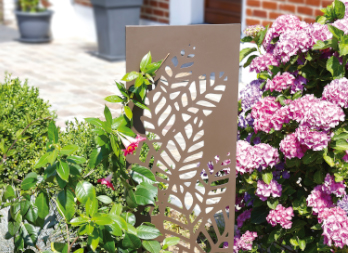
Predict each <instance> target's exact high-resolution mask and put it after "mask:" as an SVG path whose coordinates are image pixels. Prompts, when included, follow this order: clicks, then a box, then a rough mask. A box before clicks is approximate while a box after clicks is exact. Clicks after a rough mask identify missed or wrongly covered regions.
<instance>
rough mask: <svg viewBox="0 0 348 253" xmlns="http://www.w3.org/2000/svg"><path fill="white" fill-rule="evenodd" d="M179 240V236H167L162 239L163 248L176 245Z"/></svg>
mask: <svg viewBox="0 0 348 253" xmlns="http://www.w3.org/2000/svg"><path fill="white" fill-rule="evenodd" d="M179 242H180V238H179V237H167V238H165V239H164V241H163V249H167V248H168V247H170V246H174V245H177V244H178V243H179Z"/></svg>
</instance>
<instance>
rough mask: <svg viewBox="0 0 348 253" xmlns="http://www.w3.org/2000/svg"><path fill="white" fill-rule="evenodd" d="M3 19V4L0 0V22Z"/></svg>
mask: <svg viewBox="0 0 348 253" xmlns="http://www.w3.org/2000/svg"><path fill="white" fill-rule="evenodd" d="M3 21H4V4H3V2H2V0H0V24H1V23H2V22H3Z"/></svg>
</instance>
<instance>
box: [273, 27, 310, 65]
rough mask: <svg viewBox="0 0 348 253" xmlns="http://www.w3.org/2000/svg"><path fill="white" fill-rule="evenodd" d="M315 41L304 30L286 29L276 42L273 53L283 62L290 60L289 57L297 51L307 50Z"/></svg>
mask: <svg viewBox="0 0 348 253" xmlns="http://www.w3.org/2000/svg"><path fill="white" fill-rule="evenodd" d="M314 44H315V42H314V41H313V39H312V37H311V36H309V34H308V32H307V31H306V30H287V31H286V32H285V33H283V34H282V35H281V36H280V38H279V41H278V42H277V44H276V46H275V48H274V50H273V55H274V57H275V58H276V59H279V60H281V62H283V63H287V62H288V61H290V58H291V57H292V56H294V55H297V54H298V53H299V52H302V53H304V52H307V51H308V50H309V49H310V48H311V47H312V46H313V45H314Z"/></svg>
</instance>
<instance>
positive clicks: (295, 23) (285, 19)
mask: <svg viewBox="0 0 348 253" xmlns="http://www.w3.org/2000/svg"><path fill="white" fill-rule="evenodd" d="M304 27H305V25H304V23H302V22H301V20H300V19H299V18H298V17H296V16H294V15H282V16H280V17H278V18H277V19H276V20H275V21H274V22H273V24H272V27H271V28H270V29H268V31H267V33H266V36H265V40H264V42H263V46H264V48H265V50H266V51H267V52H272V50H273V48H274V46H273V45H272V44H271V41H272V40H273V39H274V38H277V37H279V36H280V35H281V34H282V33H284V32H285V31H287V30H293V31H297V30H301V29H303V28H304Z"/></svg>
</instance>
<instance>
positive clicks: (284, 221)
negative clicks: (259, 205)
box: [266, 204, 294, 229]
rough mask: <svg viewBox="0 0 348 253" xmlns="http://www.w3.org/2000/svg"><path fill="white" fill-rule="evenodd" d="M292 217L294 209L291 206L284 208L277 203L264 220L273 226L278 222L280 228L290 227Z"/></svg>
mask: <svg viewBox="0 0 348 253" xmlns="http://www.w3.org/2000/svg"><path fill="white" fill-rule="evenodd" d="M292 217H294V210H293V209H292V207H288V208H285V207H283V206H282V205H281V204H279V205H278V206H277V207H276V209H275V210H271V211H270V212H269V214H268V216H267V217H266V220H267V222H268V223H269V224H271V225H272V226H273V227H275V226H277V224H280V226H281V227H282V228H285V229H290V228H291V226H292V222H291V220H292Z"/></svg>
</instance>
